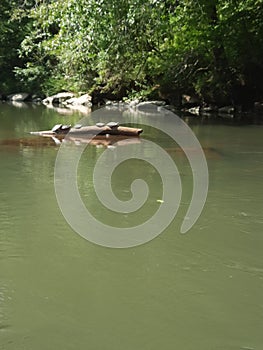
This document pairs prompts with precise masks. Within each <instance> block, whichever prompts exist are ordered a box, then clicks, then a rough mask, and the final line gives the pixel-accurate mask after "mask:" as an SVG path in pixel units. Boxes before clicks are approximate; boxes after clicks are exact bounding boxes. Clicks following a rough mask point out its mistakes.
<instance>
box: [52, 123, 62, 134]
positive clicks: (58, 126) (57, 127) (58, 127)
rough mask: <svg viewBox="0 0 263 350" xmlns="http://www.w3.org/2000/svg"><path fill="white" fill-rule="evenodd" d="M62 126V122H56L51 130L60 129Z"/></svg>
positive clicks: (56, 130)
mask: <svg viewBox="0 0 263 350" xmlns="http://www.w3.org/2000/svg"><path fill="white" fill-rule="evenodd" d="M62 126H63V124H56V125H54V126H53V128H52V129H51V131H54V132H58V131H59V130H61V128H62Z"/></svg>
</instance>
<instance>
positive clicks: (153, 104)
mask: <svg viewBox="0 0 263 350" xmlns="http://www.w3.org/2000/svg"><path fill="white" fill-rule="evenodd" d="M162 106H165V102H164V101H146V102H140V103H138V104H137V105H136V106H135V107H136V109H137V110H138V111H142V112H152V113H154V112H156V111H157V110H158V107H162Z"/></svg>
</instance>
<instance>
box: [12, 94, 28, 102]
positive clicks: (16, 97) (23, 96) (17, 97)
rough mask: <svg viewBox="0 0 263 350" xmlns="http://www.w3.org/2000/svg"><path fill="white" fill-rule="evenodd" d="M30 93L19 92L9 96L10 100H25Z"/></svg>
mask: <svg viewBox="0 0 263 350" xmlns="http://www.w3.org/2000/svg"><path fill="white" fill-rule="evenodd" d="M29 97H30V96H29V94H28V93H26V92H19V93H16V94H11V95H8V96H7V99H8V100H9V101H16V102H23V101H26V100H28V99H29Z"/></svg>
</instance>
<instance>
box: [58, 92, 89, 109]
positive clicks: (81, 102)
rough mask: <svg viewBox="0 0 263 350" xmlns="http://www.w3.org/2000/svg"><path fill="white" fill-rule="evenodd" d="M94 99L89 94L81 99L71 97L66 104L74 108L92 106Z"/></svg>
mask: <svg viewBox="0 0 263 350" xmlns="http://www.w3.org/2000/svg"><path fill="white" fill-rule="evenodd" d="M91 99H92V97H91V96H90V95H89V94H84V95H81V96H80V97H71V98H69V99H67V100H66V101H65V102H64V104H66V105H72V106H88V107H91V106H92V102H91Z"/></svg>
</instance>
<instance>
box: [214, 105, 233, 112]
mask: <svg viewBox="0 0 263 350" xmlns="http://www.w3.org/2000/svg"><path fill="white" fill-rule="evenodd" d="M234 112H235V108H234V107H233V106H224V107H221V108H219V109H218V113H220V114H233V113H234Z"/></svg>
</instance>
